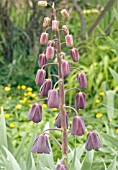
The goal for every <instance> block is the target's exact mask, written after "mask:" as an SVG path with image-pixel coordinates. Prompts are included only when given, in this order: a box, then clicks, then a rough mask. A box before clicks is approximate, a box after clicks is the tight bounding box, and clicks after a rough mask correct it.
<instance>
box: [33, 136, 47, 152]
mask: <svg viewBox="0 0 118 170" xmlns="http://www.w3.org/2000/svg"><path fill="white" fill-rule="evenodd" d="M32 152H35V153H45V154H49V153H50V148H49V143H48V139H47V136H45V135H44V134H40V135H38V136H37V137H36V139H35V141H34V145H33V147H32Z"/></svg>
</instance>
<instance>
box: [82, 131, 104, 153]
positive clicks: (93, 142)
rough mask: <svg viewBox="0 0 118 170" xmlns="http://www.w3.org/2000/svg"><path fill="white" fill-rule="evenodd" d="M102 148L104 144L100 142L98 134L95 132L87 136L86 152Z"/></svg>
mask: <svg viewBox="0 0 118 170" xmlns="http://www.w3.org/2000/svg"><path fill="white" fill-rule="evenodd" d="M101 146H102V143H101V141H100V138H99V136H98V134H97V133H96V132H95V131H93V132H90V133H89V134H88V135H87V140H86V145H85V148H86V150H87V151H91V150H92V149H96V150H98V149H99V148H100V147H101Z"/></svg>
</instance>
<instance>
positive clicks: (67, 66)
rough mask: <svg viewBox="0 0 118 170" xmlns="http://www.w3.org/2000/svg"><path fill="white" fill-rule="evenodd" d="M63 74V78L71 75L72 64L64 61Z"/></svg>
mask: <svg viewBox="0 0 118 170" xmlns="http://www.w3.org/2000/svg"><path fill="white" fill-rule="evenodd" d="M62 72H63V76H64V77H66V76H67V75H68V74H69V73H70V62H69V61H66V60H62Z"/></svg>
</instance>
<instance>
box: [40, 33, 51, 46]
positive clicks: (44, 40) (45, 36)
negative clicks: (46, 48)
mask: <svg viewBox="0 0 118 170" xmlns="http://www.w3.org/2000/svg"><path fill="white" fill-rule="evenodd" d="M48 37H49V35H48V33H46V32H43V33H42V34H41V37H40V44H42V45H45V44H47V42H48Z"/></svg>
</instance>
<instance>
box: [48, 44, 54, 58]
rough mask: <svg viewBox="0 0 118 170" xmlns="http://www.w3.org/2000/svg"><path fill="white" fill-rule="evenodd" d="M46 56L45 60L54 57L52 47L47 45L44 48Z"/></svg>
mask: <svg viewBox="0 0 118 170" xmlns="http://www.w3.org/2000/svg"><path fill="white" fill-rule="evenodd" d="M46 58H47V60H52V59H53V58H54V47H52V46H48V47H47V48H46Z"/></svg>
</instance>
